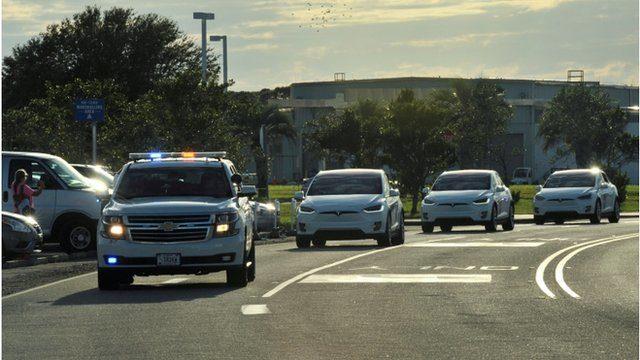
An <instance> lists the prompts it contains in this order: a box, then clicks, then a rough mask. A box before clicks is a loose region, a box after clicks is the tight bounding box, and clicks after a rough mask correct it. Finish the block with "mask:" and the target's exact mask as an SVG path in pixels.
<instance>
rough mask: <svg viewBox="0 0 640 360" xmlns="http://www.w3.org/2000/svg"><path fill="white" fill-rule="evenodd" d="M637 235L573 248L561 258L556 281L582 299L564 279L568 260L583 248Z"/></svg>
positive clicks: (567, 291)
mask: <svg viewBox="0 0 640 360" xmlns="http://www.w3.org/2000/svg"><path fill="white" fill-rule="evenodd" d="M637 237H638V235H637V234H636V235H635V236H629V237H625V238H620V239H613V240H605V241H601V242H598V243H595V244H591V245H587V246H583V247H580V248H577V249H575V250H573V251H572V252H570V253H569V254H567V255H565V257H564V258H562V260H560V262H559V263H558V265H557V266H556V270H555V275H556V282H557V283H558V285H560V288H561V289H562V290H564V292H566V293H567V294H569V296H571V297H573V298H574V299H580V295H578V294H577V293H576V292H575V291H573V290H571V288H570V287H569V285H567V283H566V282H565V281H564V267H565V265H566V264H567V262H568V261H569V260H570V259H571V258H572V257H574V256H575V255H576V254H577V253H579V252H581V251H583V250H586V249H590V248H592V247H594V246H600V245H604V244H608V243H610V242H614V241H621V240H629V239H633V238H637Z"/></svg>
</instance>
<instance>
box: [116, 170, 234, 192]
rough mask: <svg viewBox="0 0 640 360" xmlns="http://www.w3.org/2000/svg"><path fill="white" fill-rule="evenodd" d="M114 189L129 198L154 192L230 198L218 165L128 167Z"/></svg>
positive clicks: (228, 189) (227, 184)
mask: <svg viewBox="0 0 640 360" xmlns="http://www.w3.org/2000/svg"><path fill="white" fill-rule="evenodd" d="M122 176H123V178H122V181H121V183H120V185H119V186H118V189H117V190H116V192H115V195H116V196H117V197H121V198H125V199H132V198H137V197H155V196H209V197H215V198H230V197H231V195H232V194H231V186H230V184H229V181H228V180H227V174H226V173H225V171H224V169H222V168H212V167H175V168H174V167H170V168H169V167H162V168H140V169H129V170H127V171H125V172H124V173H123V174H122Z"/></svg>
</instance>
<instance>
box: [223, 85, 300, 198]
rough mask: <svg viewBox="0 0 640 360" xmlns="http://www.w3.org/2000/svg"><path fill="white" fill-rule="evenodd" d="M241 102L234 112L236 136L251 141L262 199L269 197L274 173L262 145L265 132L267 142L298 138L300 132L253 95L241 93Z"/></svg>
mask: <svg viewBox="0 0 640 360" xmlns="http://www.w3.org/2000/svg"><path fill="white" fill-rule="evenodd" d="M237 100H238V101H237V102H236V104H235V109H233V111H232V117H233V120H234V125H235V131H234V135H235V136H238V137H240V138H241V139H243V141H246V142H248V146H249V150H250V151H251V154H252V156H253V160H254V162H255V164H256V173H257V177H258V183H257V184H256V185H257V188H258V193H259V195H260V196H261V197H268V196H269V190H268V186H267V181H268V179H269V172H270V168H269V165H270V159H269V155H268V154H267V153H266V152H265V149H263V148H262V146H261V144H260V132H261V129H262V131H263V137H264V142H265V143H267V142H271V141H277V140H280V139H282V138H287V139H291V140H293V139H295V138H296V135H297V133H296V129H295V127H294V126H293V125H292V124H291V121H290V119H289V116H287V115H286V114H285V113H284V112H282V111H280V109H279V108H278V107H276V106H271V105H266V104H264V103H262V102H260V101H259V100H258V98H257V97H256V96H255V95H253V94H247V93H241V94H238V98H237ZM265 148H266V146H265Z"/></svg>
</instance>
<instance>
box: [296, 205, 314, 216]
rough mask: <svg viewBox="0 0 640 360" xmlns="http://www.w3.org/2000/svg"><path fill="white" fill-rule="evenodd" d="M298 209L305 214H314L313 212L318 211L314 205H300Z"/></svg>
mask: <svg viewBox="0 0 640 360" xmlns="http://www.w3.org/2000/svg"><path fill="white" fill-rule="evenodd" d="M298 211H300V212H301V213H303V214H312V213H314V212H315V211H316V209H314V208H312V207H308V206H300V208H299V209H298Z"/></svg>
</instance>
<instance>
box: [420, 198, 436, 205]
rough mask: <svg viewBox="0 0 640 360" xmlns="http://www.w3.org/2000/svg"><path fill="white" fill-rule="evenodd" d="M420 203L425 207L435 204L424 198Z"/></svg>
mask: <svg viewBox="0 0 640 360" xmlns="http://www.w3.org/2000/svg"><path fill="white" fill-rule="evenodd" d="M422 202H423V203H425V204H427V205H433V204H435V203H436V202H435V201H433V200H429V199H427V198H424V200H422Z"/></svg>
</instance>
